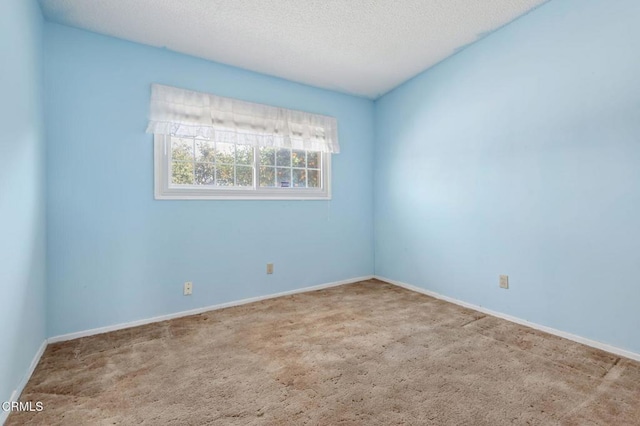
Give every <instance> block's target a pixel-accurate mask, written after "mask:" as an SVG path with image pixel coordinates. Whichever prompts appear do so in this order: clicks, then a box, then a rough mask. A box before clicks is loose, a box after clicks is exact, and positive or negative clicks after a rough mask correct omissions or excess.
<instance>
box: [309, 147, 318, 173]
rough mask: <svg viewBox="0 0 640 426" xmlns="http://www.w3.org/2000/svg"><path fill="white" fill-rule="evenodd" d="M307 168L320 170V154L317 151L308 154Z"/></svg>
mask: <svg viewBox="0 0 640 426" xmlns="http://www.w3.org/2000/svg"><path fill="white" fill-rule="evenodd" d="M307 167H308V168H310V169H319V168H320V153H319V152H315V151H309V152H307Z"/></svg>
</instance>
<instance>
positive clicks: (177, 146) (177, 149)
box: [171, 138, 193, 161]
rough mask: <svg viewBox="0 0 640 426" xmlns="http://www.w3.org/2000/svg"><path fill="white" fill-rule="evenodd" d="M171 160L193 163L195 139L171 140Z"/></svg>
mask: <svg viewBox="0 0 640 426" xmlns="http://www.w3.org/2000/svg"><path fill="white" fill-rule="evenodd" d="M171 159H172V160H173V161H193V139H180V138H171Z"/></svg>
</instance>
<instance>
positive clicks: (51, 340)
mask: <svg viewBox="0 0 640 426" xmlns="http://www.w3.org/2000/svg"><path fill="white" fill-rule="evenodd" d="M372 278H373V275H367V276H364V277H357V278H350V279H348V280H342V281H334V282H331V283H326V284H320V285H315V286H311V287H304V288H299V289H296V290H289V291H283V292H280V293H274V294H268V295H265V296H257V297H251V298H249V299H242V300H236V301H233V302H227V303H221V304H219V305H212V306H205V307H203V308H196V309H191V310H188V311H182V312H175V313H172V314H167V315H161V316H157V317H153V318H146V319H141V320H137V321H131V322H126V323H120V324H115V325H108V326H106V327H99V328H93V329H90V330H83V331H77V332H75V333H69V334H62V335H60V336H54V337H50V338H49V339H48V342H49V343H58V342H64V341H66V340H73V339H78V338H80V337H86V336H93V335H95V334H102V333H108V332H110V331H116V330H122V329H125V328H131V327H137V326H140V325H145V324H151V323H154V322H160V321H166V320H170V319H174V318H180V317H186V316H189V315H197V314H201V313H203V312H209V311H216V310H218V309H224V308H230V307H232V306H240V305H246V304H247V303H253V302H259V301H261V300H267V299H273V298H276V297H282V296H290V295H292V294H299V293H306V292H309V291H316V290H322V289H325V288H330V287H336V286H339V285H344V284H353V283H356V282H359V281H365V280H370V279H372Z"/></svg>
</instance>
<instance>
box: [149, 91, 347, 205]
mask: <svg viewBox="0 0 640 426" xmlns="http://www.w3.org/2000/svg"><path fill="white" fill-rule="evenodd" d="M147 132H148V133H153V134H154V135H155V137H154V140H155V197H156V199H276V200H280V199H306V200H313V199H328V198H331V155H332V154H336V153H338V152H339V151H340V146H339V145H338V132H337V122H336V119H335V118H333V117H328V116H324V115H318V114H312V113H308V112H304V111H296V110H289V109H285V108H279V107H274V106H269V105H262V104H255V103H250V102H245V101H241V100H237V99H231V98H223V97H220V96H215V95H210V94H206V93H200V92H193V91H188V90H183V89H178V88H175V87H169V86H162V85H159V84H154V85H152V91H151V108H150V117H149V125H148V127H147Z"/></svg>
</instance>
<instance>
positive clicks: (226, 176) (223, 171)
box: [216, 165, 233, 186]
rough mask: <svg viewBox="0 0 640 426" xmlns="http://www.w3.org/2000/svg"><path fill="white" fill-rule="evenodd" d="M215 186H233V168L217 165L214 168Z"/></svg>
mask: <svg viewBox="0 0 640 426" xmlns="http://www.w3.org/2000/svg"><path fill="white" fill-rule="evenodd" d="M216 185H219V186H233V166H227V165H218V166H217V167H216Z"/></svg>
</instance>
